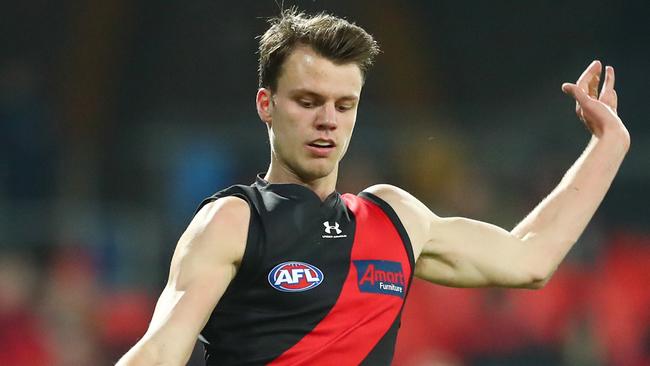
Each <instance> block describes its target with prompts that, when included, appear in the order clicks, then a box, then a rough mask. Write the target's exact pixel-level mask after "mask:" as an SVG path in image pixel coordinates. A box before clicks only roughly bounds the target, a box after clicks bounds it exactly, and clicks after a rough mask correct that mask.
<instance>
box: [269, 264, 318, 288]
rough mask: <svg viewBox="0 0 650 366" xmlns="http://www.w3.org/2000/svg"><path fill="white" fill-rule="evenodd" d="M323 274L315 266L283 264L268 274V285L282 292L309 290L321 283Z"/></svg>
mask: <svg viewBox="0 0 650 366" xmlns="http://www.w3.org/2000/svg"><path fill="white" fill-rule="evenodd" d="M323 279H324V276H323V272H321V270H320V269H318V268H316V266H312V265H311V264H309V263H304V262H284V263H280V264H278V265H277V266H275V267H273V269H272V270H271V272H269V283H270V284H271V286H273V288H275V289H276V290H278V291H283V292H300V291H307V290H310V289H312V288H314V287H316V286H318V285H320V284H321V283H322V282H323Z"/></svg>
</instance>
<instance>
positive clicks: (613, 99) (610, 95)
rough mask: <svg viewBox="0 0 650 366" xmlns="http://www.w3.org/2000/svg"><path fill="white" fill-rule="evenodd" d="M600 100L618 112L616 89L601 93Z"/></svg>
mask: <svg viewBox="0 0 650 366" xmlns="http://www.w3.org/2000/svg"><path fill="white" fill-rule="evenodd" d="M598 100H600V101H601V102H603V103H605V104H606V105H608V106H609V107H610V108H611V109H613V110H614V112H616V109H617V107H618V96H617V95H616V90H607V92H605V93H601V94H600V98H599V99H598Z"/></svg>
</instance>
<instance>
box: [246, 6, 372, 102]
mask: <svg viewBox="0 0 650 366" xmlns="http://www.w3.org/2000/svg"><path fill="white" fill-rule="evenodd" d="M269 24H270V25H271V26H270V27H269V29H268V30H267V31H266V32H265V33H264V34H263V35H262V36H260V37H259V38H260V46H259V68H258V76H259V86H260V87H261V88H262V87H263V88H269V89H271V90H275V89H276V88H277V83H278V78H279V76H280V71H281V68H282V64H283V63H284V60H285V59H286V58H287V57H288V56H289V55H290V54H291V52H293V50H294V49H295V48H296V46H298V45H307V46H310V47H311V48H313V49H314V51H316V52H317V53H319V54H320V55H322V56H323V57H325V58H327V59H329V60H330V61H332V62H334V63H336V64H345V63H355V64H357V66H359V69H360V70H361V74H362V76H363V77H364V78H365V75H366V72H367V71H368V69H369V68H370V66H371V65H372V63H373V60H374V58H375V56H376V55H377V53H379V46H378V45H377V42H376V41H375V40H374V38H372V36H371V35H370V34H368V32H366V31H365V30H364V29H363V28H361V27H359V26H357V25H356V24H353V23H350V22H348V21H347V20H345V19H342V18H339V17H336V16H333V15H329V14H325V13H320V14H316V15H311V16H310V15H305V14H304V13H301V12H298V11H297V10H296V9H295V8H290V9H286V10H283V11H282V13H281V14H280V15H279V16H278V17H274V18H271V19H269Z"/></svg>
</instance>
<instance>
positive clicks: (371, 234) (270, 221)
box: [199, 176, 414, 366]
mask: <svg viewBox="0 0 650 366" xmlns="http://www.w3.org/2000/svg"><path fill="white" fill-rule="evenodd" d="M226 196H236V197H240V198H242V199H244V200H245V201H247V202H248V204H249V206H250V208H251V218H250V222H249V228H248V238H247V242H246V249H245V252H244V256H243V258H242V262H241V265H240V267H239V269H238V272H237V274H236V275H235V278H233V280H232V281H231V283H230V285H229V286H228V288H227V289H226V291H225V293H224V294H223V296H222V298H221V299H220V300H219V302H218V304H217V306H216V307H215V309H214V311H213V312H212V314H211V316H210V318H209V320H208V322H207V324H206V325H205V327H204V328H203V330H202V331H201V333H200V336H199V339H200V340H201V341H202V342H203V344H204V348H205V359H206V364H207V365H262V364H271V365H334V364H336V365H338V366H343V365H359V364H365V365H389V364H390V362H391V360H392V357H393V351H394V348H395V341H396V337H397V330H398V328H399V324H400V316H401V311H402V307H403V305H404V300H405V298H406V295H407V293H408V289H409V287H410V284H411V280H412V278H413V269H414V258H413V251H412V248H411V243H410V241H409V238H408V236H407V234H406V231H405V229H404V227H403V226H402V224H401V222H400V221H399V219H398V217H397V215H396V214H395V212H394V211H393V209H392V208H391V207H390V206H389V205H388V204H387V203H386V202H384V201H383V200H381V199H380V198H378V197H376V196H374V195H372V194H370V193H367V192H362V193H360V194H359V195H352V194H344V195H340V194H339V193H337V192H334V193H332V194H331V195H330V196H328V197H327V198H326V199H325V201H321V200H320V198H319V197H318V196H317V195H316V194H315V193H314V192H313V191H312V190H310V189H309V188H307V187H304V186H301V185H297V184H270V183H268V182H266V181H265V180H263V179H262V178H261V177H260V176H258V177H257V179H256V182H255V183H254V184H252V185H251V186H244V185H236V186H232V187H230V188H228V189H225V190H223V191H220V192H218V193H216V194H215V195H213V196H211V197H209V198H207V199H206V200H204V201H203V202H202V203H201V206H199V209H200V208H201V207H202V206H203V205H205V204H206V203H208V202H210V201H213V200H215V199H218V198H220V197H226Z"/></svg>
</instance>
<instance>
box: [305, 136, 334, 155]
mask: <svg viewBox="0 0 650 366" xmlns="http://www.w3.org/2000/svg"><path fill="white" fill-rule="evenodd" d="M335 147H336V143H335V142H334V140H330V139H317V140H314V141H312V142H310V143H308V144H307V150H309V151H310V152H311V153H312V154H313V155H315V156H317V157H327V156H329V155H330V154H331V153H332V152H333V151H334V148H335Z"/></svg>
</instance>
